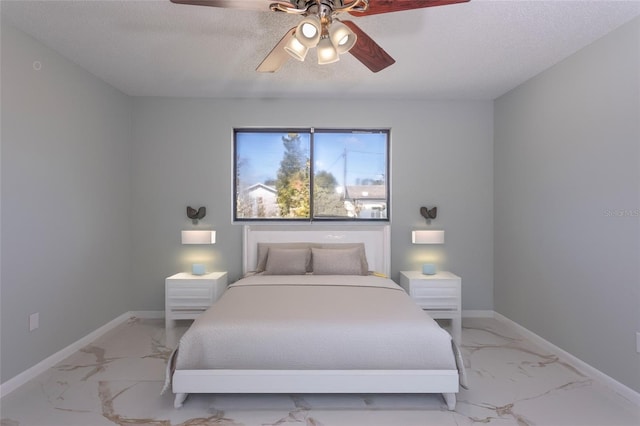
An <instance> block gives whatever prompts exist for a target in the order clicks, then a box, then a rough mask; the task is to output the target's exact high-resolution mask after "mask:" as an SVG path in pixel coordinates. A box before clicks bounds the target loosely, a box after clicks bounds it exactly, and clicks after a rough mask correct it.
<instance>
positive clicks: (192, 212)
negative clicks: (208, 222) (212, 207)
mask: <svg viewBox="0 0 640 426" xmlns="http://www.w3.org/2000/svg"><path fill="white" fill-rule="evenodd" d="M206 215H207V208H206V207H200V208H199V209H198V210H196V209H194V208H193V207H189V206H187V217H188V218H189V219H191V220H192V221H193V224H194V225H196V224H197V223H198V220H200V219H202V218H203V217H205V216H206Z"/></svg>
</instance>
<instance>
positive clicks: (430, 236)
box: [411, 230, 444, 244]
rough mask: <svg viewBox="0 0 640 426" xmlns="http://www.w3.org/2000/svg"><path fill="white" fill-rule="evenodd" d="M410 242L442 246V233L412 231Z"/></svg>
mask: <svg viewBox="0 0 640 426" xmlns="http://www.w3.org/2000/svg"><path fill="white" fill-rule="evenodd" d="M411 242H412V243H413V244H443V243H444V231H435V230H434V231H431V230H424V231H412V232H411Z"/></svg>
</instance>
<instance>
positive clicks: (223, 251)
mask: <svg viewBox="0 0 640 426" xmlns="http://www.w3.org/2000/svg"><path fill="white" fill-rule="evenodd" d="M234 126H236V127H242V126H315V127H322V126H325V127H367V126H371V127H390V128H391V136H392V147H391V151H392V166H391V167H392V210H391V218H392V228H391V235H392V274H393V275H392V278H394V279H396V280H397V279H398V278H399V271H400V270H406V269H417V268H420V265H421V263H422V261H421V257H424V256H426V255H429V254H431V253H434V254H437V255H439V256H440V261H439V264H440V267H441V268H443V269H449V270H451V271H453V272H455V273H457V274H459V275H461V276H462V279H463V281H462V282H463V307H464V308H465V309H478V310H485V309H488V310H491V309H493V304H492V292H493V289H492V286H493V271H492V265H493V260H492V256H493V253H492V247H493V225H492V219H493V192H492V185H493V183H492V182H493V154H492V149H493V148H492V147H493V105H492V102H490V101H486V102H405V101H388V100H387V101H375V100H361V101H356V100H353V101H344V100H340V101H337V100H336V101H334V100H317V99H314V100H308V99H304V100H303V99H301V100H209V99H158V98H142V99H135V101H134V136H133V169H132V170H133V192H134V194H135V197H134V201H133V207H134V212H133V236H134V238H133V263H134V271H133V280H132V281H133V282H134V283H135V289H136V299H135V305H136V307H137V309H156V310H159V309H163V306H164V299H163V297H164V278H165V277H167V276H169V275H172V274H174V273H176V272H179V271H185V270H189V268H190V264H191V262H192V259H194V260H195V259H197V260H198V261H201V262H204V263H205V264H206V265H207V267H208V269H209V270H226V271H229V274H230V278H231V279H232V280H234V279H237V278H238V277H239V276H240V274H241V242H242V240H241V238H242V227H241V225H238V224H235V225H234V224H232V223H231V208H232V207H231V204H232V185H231V176H232V171H231V168H232V129H233V127H234ZM187 205H191V206H192V207H199V206H206V207H207V217H206V218H205V222H206V223H204V224H201V225H200V227H202V228H204V227H206V226H210V227H213V228H214V229H216V231H217V243H216V245H214V246H208V247H206V246H204V247H203V246H200V247H196V248H192V247H189V246H182V245H180V230H181V229H188V228H191V227H192V225H191V223H190V221H189V220H188V219H187V217H186V214H185V208H186V206H187ZM423 205H428V206H434V205H436V206H438V208H439V212H438V218H437V219H436V220H435V221H433V222H432V224H431V227H432V228H435V229H444V230H445V231H446V232H445V236H446V241H445V244H444V245H443V246H442V247H437V246H413V245H412V244H411V230H412V229H415V228H426V224H425V221H424V219H423V218H422V217H421V216H420V214H419V208H420V206H423Z"/></svg>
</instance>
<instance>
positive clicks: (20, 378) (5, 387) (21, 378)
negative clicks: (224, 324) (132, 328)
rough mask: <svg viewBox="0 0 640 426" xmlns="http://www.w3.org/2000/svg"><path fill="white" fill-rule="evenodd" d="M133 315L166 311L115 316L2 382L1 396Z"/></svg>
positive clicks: (151, 316)
mask: <svg viewBox="0 0 640 426" xmlns="http://www.w3.org/2000/svg"><path fill="white" fill-rule="evenodd" d="M131 317H138V318H143V319H156V318H164V311H131V312H126V313H124V314H122V315H120V316H119V317H118V318H115V319H113V320H111V321H109V322H108V323H106V324H105V325H103V326H102V327H100V328H98V329H97V330H95V331H93V332H91V333H89V334H87V335H86V336H84V337H83V338H81V339H80V340H78V341H76V342H74V343H72V344H70V345H69V346H67V347H66V348H64V349H62V350H60V351H58V352H56V353H55V354H53V355H51V356H50V357H48V358H46V359H44V360H42V361H40V362H39V363H38V364H36V365H34V366H33V367H31V368H29V369H28V370H25V371H23V372H22V373H20V374H18V375H17V376H15V377H12V378H11V379H9V380H7V381H6V382H4V383H2V384H0V398H3V397H5V396H6V395H8V394H10V393H11V392H13V391H14V390H16V389H17V388H19V387H20V386H22V385H24V384H25V383H27V382H28V381H29V380H32V379H33V378H35V377H36V376H38V375H39V374H42V373H44V372H45V371H47V370H48V369H49V368H51V367H53V366H55V365H56V364H58V363H59V362H61V361H62V360H64V359H65V358H67V357H68V356H70V355H72V354H73V353H75V352H77V351H79V350H80V349H82V348H84V347H85V346H87V345H88V344H90V343H91V342H93V341H95V340H96V339H98V338H99V337H100V336H102V335H103V334H105V333H106V332H108V331H111V330H113V329H114V328H115V327H117V326H118V325H120V324H122V323H123V322H125V321H127V320H128V319H129V318H131Z"/></svg>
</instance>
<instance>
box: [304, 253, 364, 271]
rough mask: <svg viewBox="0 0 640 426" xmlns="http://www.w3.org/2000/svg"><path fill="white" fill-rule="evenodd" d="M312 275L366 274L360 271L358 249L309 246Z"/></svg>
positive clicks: (360, 264)
mask: <svg viewBox="0 0 640 426" xmlns="http://www.w3.org/2000/svg"><path fill="white" fill-rule="evenodd" d="M311 253H312V254H311V259H312V264H313V274H314V275H366V272H365V273H363V271H362V263H361V257H360V249H359V248H358V247H352V248H339V249H337V248H315V247H312V248H311Z"/></svg>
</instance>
